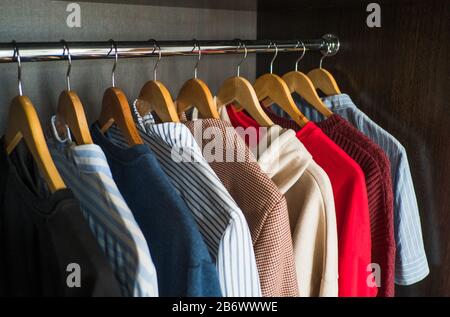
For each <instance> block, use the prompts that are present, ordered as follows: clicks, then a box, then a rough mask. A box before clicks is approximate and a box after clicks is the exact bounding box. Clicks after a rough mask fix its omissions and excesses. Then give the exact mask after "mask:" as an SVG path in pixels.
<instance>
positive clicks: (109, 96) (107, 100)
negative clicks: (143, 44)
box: [98, 41, 143, 146]
mask: <svg viewBox="0 0 450 317" xmlns="http://www.w3.org/2000/svg"><path fill="white" fill-rule="evenodd" d="M112 45H113V47H111V51H112V49H113V48H114V49H115V62H114V67H113V71H112V87H110V88H108V89H106V91H105V93H104V95H103V100H102V110H101V113H100V117H99V119H98V124H99V126H100V130H101V131H102V133H105V132H106V131H107V130H108V129H109V128H110V127H111V126H112V124H113V123H115V124H116V125H117V127H118V128H119V130H120V131H121V132H122V134H123V136H124V137H125V139H126V140H127V142H128V144H129V145H130V146H133V145H138V144H143V141H142V139H141V136H140V135H139V132H138V130H137V128H136V126H135V124H134V120H133V116H132V114H131V110H130V105H129V104H128V99H127V97H126V96H125V93H124V92H123V91H122V90H121V89H119V88H116V87H115V86H116V85H115V76H114V75H115V70H116V66H117V60H118V55H117V45H116V43H115V42H114V41H112ZM111 51H110V52H109V53H108V55H109V54H110V53H111Z"/></svg>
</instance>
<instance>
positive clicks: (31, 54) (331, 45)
mask: <svg viewBox="0 0 450 317" xmlns="http://www.w3.org/2000/svg"><path fill="white" fill-rule="evenodd" d="M242 42H243V43H245V46H246V48H247V51H248V53H268V52H274V51H275V48H274V46H273V45H272V46H271V47H270V48H269V43H270V42H271V41H269V40H249V41H242ZM272 42H273V43H275V44H276V46H277V48H278V51H279V52H294V51H301V50H302V49H303V46H302V45H301V44H299V43H301V42H303V44H304V45H305V48H306V50H314V51H319V50H320V51H322V52H325V53H326V52H327V51H328V55H333V54H335V53H336V52H337V51H338V50H339V44H340V43H339V39H338V37H337V36H335V35H332V34H326V35H324V36H323V37H322V38H320V39H309V40H302V39H299V40H279V41H277V40H273V41H272ZM197 43H198V44H199V45H200V49H201V53H202V55H216V54H237V53H243V52H244V49H243V47H242V46H241V48H239V49H238V48H237V46H238V45H237V44H238V43H237V40H232V41H214V40H213V41H210V40H208V41H201V40H199V41H197ZM67 44H68V45H69V48H70V54H71V55H72V59H103V58H114V52H111V54H110V55H109V56H107V54H108V52H110V50H111V42H110V41H104V42H67ZM157 44H158V46H159V47H160V49H161V54H162V55H163V56H186V55H197V54H198V48H196V49H195V50H193V47H194V41H193V40H190V41H157ZM116 45H117V52H118V55H119V57H120V58H136V57H148V56H158V54H159V53H158V50H156V51H154V46H153V43H152V42H151V41H117V42H116ZM17 46H18V48H19V50H20V56H21V60H22V62H39V61H56V60H63V59H66V58H67V56H63V54H62V52H63V45H62V43H61V42H28V43H20V42H18V43H17ZM13 50H14V48H13V44H12V43H0V63H11V62H14V61H15V60H13Z"/></svg>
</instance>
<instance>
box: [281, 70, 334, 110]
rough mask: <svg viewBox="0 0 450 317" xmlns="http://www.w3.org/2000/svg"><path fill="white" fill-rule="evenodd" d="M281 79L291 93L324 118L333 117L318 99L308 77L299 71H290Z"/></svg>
mask: <svg viewBox="0 0 450 317" xmlns="http://www.w3.org/2000/svg"><path fill="white" fill-rule="evenodd" d="M282 78H283V80H284V81H285V82H286V84H287V86H288V88H289V91H290V92H291V93H293V92H295V93H297V94H298V95H299V96H300V97H302V98H303V99H305V100H306V101H307V102H308V103H309V104H310V105H311V106H313V107H314V108H315V109H316V110H317V111H319V112H320V113H321V114H323V115H324V116H325V117H326V118H328V117H330V116H331V115H333V112H332V111H331V110H330V109H329V108H328V107H327V106H326V105H325V104H324V103H323V101H322V99H320V97H319V95H318V94H317V91H316V88H315V87H314V85H313V83H312V82H311V80H310V79H309V77H308V76H306V75H305V74H303V73H302V72H299V71H291V72H289V73H287V74H285V75H284V76H283V77H282Z"/></svg>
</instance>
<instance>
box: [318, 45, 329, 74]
mask: <svg viewBox="0 0 450 317" xmlns="http://www.w3.org/2000/svg"><path fill="white" fill-rule="evenodd" d="M330 55H331V45H330V43H328V42H327V51H326V52H325V53H322V57H321V58H320V62H319V68H320V69H321V68H322V62H323V60H324V59H325V57H328V56H330Z"/></svg>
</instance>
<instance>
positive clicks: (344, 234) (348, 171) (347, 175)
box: [227, 107, 377, 297]
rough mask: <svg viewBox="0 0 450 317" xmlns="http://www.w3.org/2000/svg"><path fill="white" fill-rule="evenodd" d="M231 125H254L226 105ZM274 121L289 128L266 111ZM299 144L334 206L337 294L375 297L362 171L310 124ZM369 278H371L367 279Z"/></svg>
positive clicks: (243, 115)
mask: <svg viewBox="0 0 450 317" xmlns="http://www.w3.org/2000/svg"><path fill="white" fill-rule="evenodd" d="M227 110H228V114H229V116H230V120H231V121H232V122H231V123H232V124H233V126H235V127H236V126H238V125H240V124H242V125H244V128H247V127H250V126H253V127H258V128H259V125H258V124H257V122H256V121H254V120H253V119H252V118H249V117H248V116H247V115H246V114H245V113H244V112H236V111H234V109H233V108H232V107H227ZM270 117H271V119H272V120H274V119H275V120H274V122H275V123H276V124H279V125H281V126H282V127H283V128H285V127H287V128H289V127H290V125H291V122H290V121H291V120H288V119H284V118H280V117H277V116H276V115H274V114H273V113H270ZM297 138H298V139H299V140H300V141H301V142H302V143H303V145H304V146H305V147H306V148H307V149H308V151H309V152H310V153H311V155H312V156H313V158H314V161H315V162H316V163H317V164H319V165H320V166H321V167H322V168H323V169H324V171H325V172H326V173H327V174H328V177H329V178H330V182H331V185H332V188H333V195H334V200H335V208H336V223H337V230H338V250H339V264H338V265H339V296H341V297H346V296H364V297H366V296H368V297H372V296H376V294H377V288H376V286H373V287H371V286H369V285H368V283H367V280H368V277H369V274H370V273H371V272H372V270H371V268H370V266H369V265H370V263H371V237H370V219H369V207H368V200H367V190H366V185H365V178H364V174H363V172H362V170H361V168H360V166H359V165H358V164H357V163H356V162H355V161H354V160H352V159H351V158H350V157H349V156H348V155H347V154H346V153H345V152H344V151H343V150H342V149H341V148H339V147H338V146H337V145H336V144H335V143H334V142H333V141H331V140H330V139H329V138H328V137H327V136H326V135H325V134H324V133H323V132H322V131H321V130H320V129H319V128H318V127H317V126H316V125H315V124H314V123H312V122H309V123H308V124H306V125H305V126H304V127H303V128H302V129H300V130H299V131H298V132H297ZM369 280H370V281H371V279H369Z"/></svg>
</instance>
